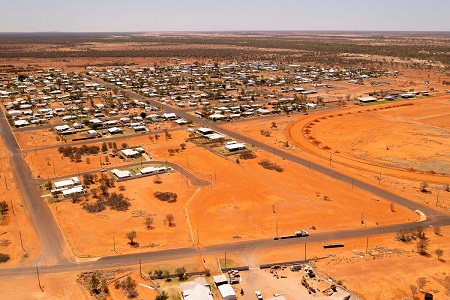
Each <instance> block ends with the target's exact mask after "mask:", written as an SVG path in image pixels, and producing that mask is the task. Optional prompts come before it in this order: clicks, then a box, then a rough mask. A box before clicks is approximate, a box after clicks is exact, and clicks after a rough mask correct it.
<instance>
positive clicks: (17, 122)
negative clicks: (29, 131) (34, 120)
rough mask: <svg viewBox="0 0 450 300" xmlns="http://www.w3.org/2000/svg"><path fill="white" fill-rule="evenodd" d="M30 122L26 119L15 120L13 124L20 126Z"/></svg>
mask: <svg viewBox="0 0 450 300" xmlns="http://www.w3.org/2000/svg"><path fill="white" fill-rule="evenodd" d="M29 124H30V123H29V122H28V121H27V120H16V121H14V126H16V127H21V126H27V125H29Z"/></svg>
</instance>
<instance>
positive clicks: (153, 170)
mask: <svg viewBox="0 0 450 300" xmlns="http://www.w3.org/2000/svg"><path fill="white" fill-rule="evenodd" d="M169 170H170V169H169V168H165V167H160V168H155V167H145V168H142V169H141V171H140V173H141V174H142V175H151V174H159V173H164V172H167V171H169Z"/></svg>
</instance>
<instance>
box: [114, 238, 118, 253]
mask: <svg viewBox="0 0 450 300" xmlns="http://www.w3.org/2000/svg"><path fill="white" fill-rule="evenodd" d="M113 247H114V248H113V249H114V252H116V253H117V251H116V240H115V239H114V237H113Z"/></svg>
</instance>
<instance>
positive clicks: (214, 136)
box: [204, 133, 225, 141]
mask: <svg viewBox="0 0 450 300" xmlns="http://www.w3.org/2000/svg"><path fill="white" fill-rule="evenodd" d="M204 137H205V138H207V139H208V140H210V141H219V140H222V139H224V138H225V136H224V135H222V134H220V133H213V134H206V135H204Z"/></svg>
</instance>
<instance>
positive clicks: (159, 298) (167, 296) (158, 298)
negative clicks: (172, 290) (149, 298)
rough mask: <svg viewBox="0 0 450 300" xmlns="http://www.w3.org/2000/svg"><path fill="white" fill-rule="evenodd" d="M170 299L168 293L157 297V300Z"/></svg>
mask: <svg viewBox="0 0 450 300" xmlns="http://www.w3.org/2000/svg"><path fill="white" fill-rule="evenodd" d="M167 299H169V295H167V294H166V292H163V293H162V294H160V295H156V298H155V300H167Z"/></svg>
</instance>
